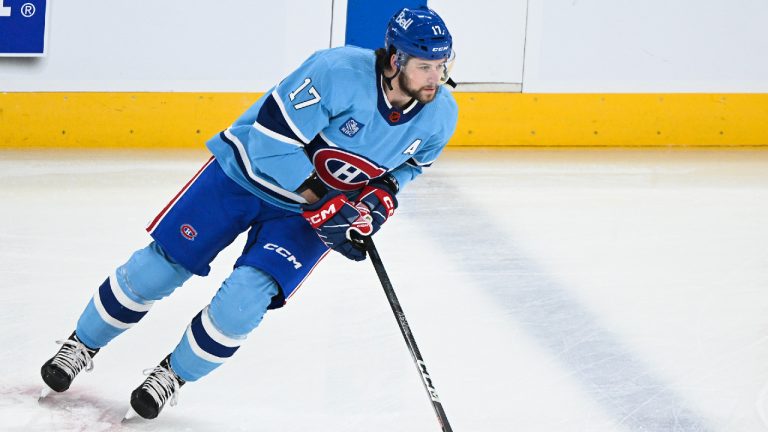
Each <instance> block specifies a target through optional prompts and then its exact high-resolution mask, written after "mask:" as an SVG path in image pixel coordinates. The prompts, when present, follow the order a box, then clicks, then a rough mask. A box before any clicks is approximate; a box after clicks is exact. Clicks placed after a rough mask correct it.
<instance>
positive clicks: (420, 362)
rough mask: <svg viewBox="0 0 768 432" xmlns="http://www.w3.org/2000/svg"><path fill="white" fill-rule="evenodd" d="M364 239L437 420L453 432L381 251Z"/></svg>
mask: <svg viewBox="0 0 768 432" xmlns="http://www.w3.org/2000/svg"><path fill="white" fill-rule="evenodd" d="M362 241H363V244H364V245H365V250H366V251H368V256H370V257H371V262H372V263H373V268H374V269H376V274H377V275H378V276H379V281H380V282H381V286H382V288H384V292H385V293H386V294H387V300H389V305H390V306H391V307H392V312H393V313H394V314H395V318H396V319H397V324H398V325H399V326H400V332H401V333H402V334H403V338H405V342H406V344H408V350H409V351H410V352H411V357H413V361H414V363H415V364H416V369H417V370H418V371H419V374H421V380H422V382H423V383H424V389H426V390H427V393H428V394H429V399H430V400H431V402H432V408H434V409H435V414H437V420H438V421H439V422H440V426H441V427H442V428H443V432H453V429H451V425H450V423H448V417H446V415H445V410H444V409H443V404H442V403H440V398H439V397H438V396H437V390H436V389H435V385H434V383H433V382H432V378H430V376H429V373H428V372H427V365H426V364H425V363H424V359H423V358H422V357H421V352H419V347H418V346H416V340H415V339H414V338H413V333H411V328H410V327H409V326H408V321H407V320H406V319H405V313H404V312H403V308H402V307H400V302H399V301H398V300H397V296H396V295H395V289H394V287H392V282H390V281H389V276H387V271H386V270H385V269H384V264H383V263H382V262H381V257H380V256H379V252H378V251H377V250H376V245H374V244H373V239H372V238H371V237H363V239H362Z"/></svg>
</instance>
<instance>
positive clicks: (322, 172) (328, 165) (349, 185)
mask: <svg viewBox="0 0 768 432" xmlns="http://www.w3.org/2000/svg"><path fill="white" fill-rule="evenodd" d="M312 162H313V163H314V165H315V170H316V171H317V175H318V177H320V180H322V181H323V182H325V184H327V185H328V186H330V187H332V188H334V189H337V190H340V191H353V190H357V189H360V188H362V187H363V186H365V184H366V183H367V182H368V180H370V179H372V178H375V177H379V176H381V175H382V174H384V173H386V172H387V170H385V169H384V168H381V167H378V166H376V165H374V164H373V163H371V162H370V161H368V160H366V159H363V158H361V157H360V156H357V155H354V154H352V153H347V152H345V151H342V150H340V149H337V148H324V149H320V150H318V151H317V152H316V153H315V155H314V157H313V158H312Z"/></svg>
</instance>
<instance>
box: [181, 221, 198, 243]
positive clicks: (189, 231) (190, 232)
mask: <svg viewBox="0 0 768 432" xmlns="http://www.w3.org/2000/svg"><path fill="white" fill-rule="evenodd" d="M179 231H180V232H181V235H183V236H184V238H185V239H187V240H194V239H195V237H197V230H196V229H195V227H193V226H192V225H190V224H184V225H182V226H181V227H180V228H179Z"/></svg>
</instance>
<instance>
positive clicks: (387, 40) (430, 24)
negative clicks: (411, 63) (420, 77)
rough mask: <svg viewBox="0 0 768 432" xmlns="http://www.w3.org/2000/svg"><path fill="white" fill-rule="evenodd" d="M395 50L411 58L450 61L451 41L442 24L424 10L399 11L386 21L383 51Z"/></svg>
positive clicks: (428, 10)
mask: <svg viewBox="0 0 768 432" xmlns="http://www.w3.org/2000/svg"><path fill="white" fill-rule="evenodd" d="M389 47H395V48H396V49H397V50H398V51H400V52H402V53H404V54H407V55H409V56H411V57H418V58H423V59H427V60H441V59H445V60H449V59H451V58H452V57H453V55H452V54H453V38H451V34H450V33H449V32H448V28H447V27H446V26H445V22H443V19H442V18H440V16H439V15H438V14H437V13H435V11H433V10H432V9H429V8H427V7H426V6H424V7H420V8H418V9H408V8H404V9H401V10H400V11H399V12H397V13H395V15H393V16H392V18H391V19H390V20H389V24H388V25H387V32H386V35H385V37H384V48H386V49H387V50H389Z"/></svg>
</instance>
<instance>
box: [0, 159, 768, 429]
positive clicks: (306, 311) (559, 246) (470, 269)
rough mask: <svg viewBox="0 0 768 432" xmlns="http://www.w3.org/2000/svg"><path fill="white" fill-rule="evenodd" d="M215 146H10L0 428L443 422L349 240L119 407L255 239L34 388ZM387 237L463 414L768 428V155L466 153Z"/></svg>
mask: <svg viewBox="0 0 768 432" xmlns="http://www.w3.org/2000/svg"><path fill="white" fill-rule="evenodd" d="M206 159H207V156H206V154H205V153H203V152H155V153H134V152H124V153H123V152H121V153H116V152H79V153H78V152H2V153H0V290H1V291H0V292H1V293H2V296H1V297H0V299H1V301H2V309H0V347H1V348H0V430H3V431H147V430H163V431H172V432H173V431H264V432H266V431H279V432H292V431H296V432H298V431H301V432H304V431H310V430H311V431H329V432H342V431H355V432H357V431H366V432H375V431H413V432H425V431H426V432H428V431H436V432H437V431H439V430H440V429H439V427H438V423H437V420H436V418H435V416H434V413H433V411H432V408H431V406H430V404H429V399H428V398H427V395H426V392H425V391H424V388H423V386H422V384H421V380H420V377H419V375H418V373H417V371H416V368H415V366H414V364H413V362H412V360H411V357H410V355H409V353H408V351H407V348H406V345H405V343H404V341H403V338H402V336H401V335H400V332H399V330H398V327H397V324H396V322H395V319H394V317H393V316H392V312H391V311H390V309H389V305H388V303H387V300H386V297H385V296H384V293H383V291H382V289H381V286H380V285H379V282H378V279H377V278H376V276H375V274H374V270H373V268H372V267H371V264H370V263H369V262H367V261H366V262H363V263H352V262H348V261H346V260H345V259H343V258H342V257H341V256H338V255H335V254H332V255H330V256H329V257H328V258H326V260H324V261H323V263H322V265H320V266H319V267H318V268H317V269H316V270H315V271H314V273H313V274H312V276H311V278H310V279H309V280H308V281H307V282H306V283H305V285H304V286H303V287H302V288H301V290H300V291H299V292H298V294H296V295H295V296H294V298H293V299H292V300H291V302H290V303H289V304H288V306H286V307H285V308H283V309H281V310H277V311H274V312H270V313H268V314H267V316H266V317H265V320H264V322H263V323H262V325H261V326H260V327H259V328H258V329H257V330H256V331H255V332H254V333H253V334H252V335H251V336H250V338H249V340H248V341H247V342H246V343H245V345H244V346H243V348H241V349H240V351H239V352H238V353H237V354H236V355H235V357H233V358H232V359H231V360H230V361H228V362H227V363H226V364H224V366H222V367H221V368H219V369H218V370H216V371H215V372H213V373H212V374H211V375H209V376H208V377H206V378H204V379H203V380H201V381H199V382H196V383H190V384H188V385H187V386H185V387H184V388H183V389H182V391H181V394H180V400H179V404H178V405H177V406H176V407H167V408H166V409H165V410H164V411H163V413H162V414H161V416H160V417H159V418H158V419H157V420H154V421H142V420H135V421H132V422H130V423H127V424H121V423H120V419H121V418H122V415H123V414H124V413H125V411H126V410H127V408H128V397H129V394H130V392H131V390H132V389H133V388H134V387H135V386H136V385H138V384H139V383H140V382H141V381H142V379H143V376H142V375H141V371H142V370H143V369H144V368H147V367H152V366H154V365H155V364H156V363H157V362H158V361H159V360H160V359H162V358H163V356H165V355H166V354H167V353H168V352H169V351H170V350H172V349H173V347H174V346H175V344H176V343H177V341H178V339H179V338H180V336H181V335H182V332H183V331H184V328H185V327H186V325H187V322H188V321H189V319H190V318H191V317H192V316H193V315H194V314H195V313H196V312H197V311H198V310H200V309H201V308H202V307H203V306H204V305H205V304H207V302H208V301H209V299H210V297H211V296H212V295H213V294H214V292H215V290H216V288H217V287H218V285H219V283H220V282H221V280H222V279H223V278H224V277H225V276H226V275H227V274H228V272H229V269H230V268H231V265H232V263H233V262H234V260H235V259H236V257H237V255H238V253H239V250H240V247H241V245H242V241H241V240H240V241H238V242H237V243H236V244H235V245H233V246H231V247H230V248H229V249H228V250H226V251H225V252H224V253H222V254H221V255H220V256H219V257H218V258H217V260H216V261H215V262H214V264H213V271H212V273H211V275H210V276H209V277H207V278H194V279H192V280H190V281H189V282H188V283H187V284H186V285H185V286H184V287H182V288H180V289H178V290H177V291H176V292H175V293H174V294H173V295H172V296H171V297H169V298H168V299H166V300H163V301H161V302H158V303H156V304H155V307H154V308H153V310H152V311H151V312H150V313H149V314H148V315H147V317H146V318H145V319H144V320H143V321H142V322H141V323H139V324H138V325H137V326H136V327H135V328H133V329H131V330H130V331H128V332H126V333H125V334H124V335H122V336H121V337H119V338H118V339H116V340H115V341H114V342H112V343H111V344H110V345H108V346H107V347H106V348H104V349H103V350H102V351H101V352H100V353H99V355H98V356H97V357H96V358H95V369H94V370H93V372H91V373H84V374H81V376H79V377H78V378H77V380H76V381H75V383H74V384H73V386H72V388H71V389H70V390H69V391H67V392H65V393H62V394H53V395H51V396H49V397H48V398H47V399H46V400H44V401H43V402H42V403H40V404H38V402H37V395H38V393H39V392H40V390H41V389H42V386H43V383H42V381H41V379H40V377H39V368H40V366H41V365H42V363H43V362H44V361H45V360H47V359H48V358H49V357H50V356H51V355H52V354H53V353H54V352H55V351H56V350H57V349H58V345H56V344H55V343H54V341H55V340H56V339H62V338H66V337H67V336H68V335H69V333H70V332H71V331H72V329H73V328H74V325H75V322H76V319H77V317H78V316H79V314H80V312H81V311H82V309H83V308H84V307H85V304H86V302H87V301H88V300H89V298H90V297H91V295H92V293H93V291H94V290H95V288H96V287H98V285H99V284H100V283H101V282H102V280H103V279H104V278H105V277H106V276H107V275H108V273H109V272H110V271H112V270H113V269H114V268H115V266H117V265H119V264H121V263H123V262H124V261H125V260H126V259H127V258H128V256H129V255H130V254H131V252H132V251H133V250H135V249H137V248H139V247H142V246H144V245H145V244H146V243H147V242H148V239H149V238H148V236H147V235H146V233H145V232H144V231H143V228H144V226H145V225H146V223H147V222H148V221H149V219H150V218H152V217H153V216H154V215H155V214H156V213H157V212H158V211H159V210H160V209H161V208H162V207H163V206H164V205H165V203H166V202H167V201H168V200H169V199H170V198H172V197H173V195H174V194H175V193H176V192H177V191H178V189H179V188H180V187H181V186H182V185H183V184H184V183H185V182H186V181H187V180H188V179H189V178H190V177H191V175H192V174H194V172H195V171H196V170H197V169H198V168H199V166H201V165H202V164H203V162H204V161H205V160H206ZM376 241H377V246H378V249H379V252H380V253H381V255H382V258H383V260H384V264H385V265H386V268H387V271H388V272H389V275H390V277H391V279H392V282H393V285H394V287H395V290H396V292H397V294H398V296H399V298H400V301H401V303H402V306H403V308H404V310H405V313H406V316H407V318H408V321H409V322H410V324H411V328H412V330H413V332H414V335H415V338H416V341H417V343H418V345H419V348H420V349H421V352H422V354H423V356H424V359H425V361H426V364H427V366H428V367H429V370H430V372H431V375H432V378H433V379H434V383H435V385H436V387H437V390H438V393H439V394H440V397H441V399H442V402H443V404H444V407H445V410H446V412H447V415H448V418H449V419H450V422H451V424H452V426H453V429H454V430H455V431H461V432H464V431H499V432H505V431H547V432H550V431H551V432H561V431H562V432H574V431H588V432H609V431H610V432H621V431H654V432H655V431H659V432H662V431H664V432H667V431H685V432H692V431H712V432H720V431H722V432H742V431H743V432H753V431H763V430H768V428H766V426H765V425H764V424H763V422H762V421H761V419H760V416H761V413H763V414H764V413H765V412H768V405H766V404H768V400H766V401H762V400H761V399H760V395H761V391H763V386H764V384H765V383H766V381H768V151H761V150H722V149H708V150H668V149H654V150H630V149H608V150H594V149H592V150H554V149H550V150H451V151H448V152H447V153H446V154H445V155H443V157H442V158H441V159H440V160H439V161H438V163H437V164H436V165H435V166H434V167H432V168H430V169H428V170H427V173H426V174H425V175H424V176H423V177H422V178H421V179H419V180H418V181H416V182H415V183H413V184H411V185H410V186H409V187H408V188H407V189H406V190H405V191H404V192H403V193H402V195H401V197H400V208H399V209H398V212H397V214H396V216H395V217H394V219H393V220H392V221H391V222H389V223H388V224H387V225H386V226H385V228H384V229H383V230H382V232H381V233H380V234H379V235H377V237H376Z"/></svg>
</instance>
